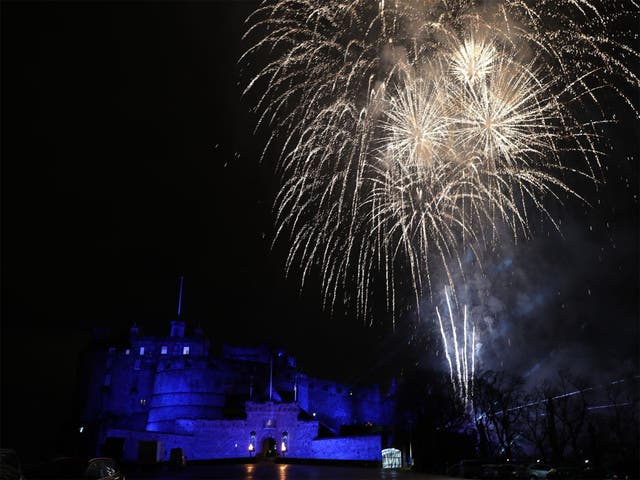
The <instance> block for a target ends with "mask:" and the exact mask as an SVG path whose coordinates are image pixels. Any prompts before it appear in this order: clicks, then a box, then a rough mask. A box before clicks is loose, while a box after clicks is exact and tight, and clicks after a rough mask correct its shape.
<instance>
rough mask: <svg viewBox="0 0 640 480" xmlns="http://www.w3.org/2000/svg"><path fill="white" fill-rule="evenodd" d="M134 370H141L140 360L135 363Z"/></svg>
mask: <svg viewBox="0 0 640 480" xmlns="http://www.w3.org/2000/svg"><path fill="white" fill-rule="evenodd" d="M133 369H134V370H140V359H136V361H135V363H134V364H133Z"/></svg>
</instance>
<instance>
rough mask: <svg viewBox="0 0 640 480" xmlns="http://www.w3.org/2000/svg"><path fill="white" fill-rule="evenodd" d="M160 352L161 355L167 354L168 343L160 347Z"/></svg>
mask: <svg viewBox="0 0 640 480" xmlns="http://www.w3.org/2000/svg"><path fill="white" fill-rule="evenodd" d="M160 354H161V355H166V354H167V346H166V345H163V346H162V347H161V348H160Z"/></svg>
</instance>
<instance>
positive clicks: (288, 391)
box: [83, 320, 394, 461]
mask: <svg viewBox="0 0 640 480" xmlns="http://www.w3.org/2000/svg"><path fill="white" fill-rule="evenodd" d="M88 378H89V380H88V381H87V382H86V384H85V385H86V389H87V391H86V393H85V396H86V402H85V403H86V407H85V410H84V415H83V417H84V418H83V423H84V424H87V425H93V426H94V431H95V432H96V433H95V438H94V440H95V443H96V453H97V454H105V453H106V454H109V455H112V456H118V457H120V459H121V460H124V461H139V460H141V459H142V455H143V451H144V452H147V453H148V452H149V451H153V452H156V453H155V455H156V456H157V460H166V459H167V458H168V455H169V452H170V451H171V449H173V448H182V449H183V450H184V453H185V455H186V456H187V458H189V459H190V460H213V459H231V458H245V457H250V456H284V457H288V458H299V459H327V460H359V461H363V460H364V461H379V460H381V450H382V449H383V448H385V447H387V446H389V445H387V443H388V442H389V440H390V438H389V435H388V433H389V429H388V427H389V425H390V424H391V419H392V415H393V406H394V401H393V391H388V392H381V391H380V389H379V387H378V386H366V387H358V388H350V387H349V386H346V385H344V384H340V383H337V382H333V381H327V380H321V379H318V378H312V377H310V376H308V375H306V374H304V373H302V372H301V371H300V370H299V369H298V368H297V367H296V362H295V359H294V358H293V357H291V356H289V355H287V354H286V353H284V352H282V351H273V350H270V349H268V348H266V347H258V348H244V347H232V346H228V345H225V346H223V348H222V352H221V353H220V354H218V355H213V354H211V348H210V342H209V340H208V339H207V338H206V337H205V335H204V333H203V332H202V330H201V329H199V328H196V329H195V330H194V331H193V332H191V333H190V334H187V332H186V325H185V322H184V321H182V320H175V321H173V322H171V329H170V334H169V335H168V336H144V335H142V334H141V332H140V330H139V328H138V327H136V326H134V327H132V328H131V330H130V336H129V344H128V346H127V348H123V349H116V348H110V349H109V350H108V351H104V352H97V353H94V354H92V355H91V360H90V362H89V375H88Z"/></svg>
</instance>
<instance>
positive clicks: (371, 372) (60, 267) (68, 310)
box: [2, 1, 640, 446]
mask: <svg viewBox="0 0 640 480" xmlns="http://www.w3.org/2000/svg"><path fill="white" fill-rule="evenodd" d="M255 6H256V3H254V2H249V1H237V2H209V3H198V2H193V3H138V4H125V3H119V2H118V3H115V2H114V3H107V4H104V3H89V4H82V3H79V2H71V3H29V2H26V3H25V2H20V3H12V2H3V3H2V62H3V65H2V75H3V78H2V105H3V108H2V113H3V119H2V126H3V130H2V148H3V151H2V160H3V161H2V168H3V171H2V181H3V183H2V195H3V197H2V222H3V224H2V248H3V250H2V254H3V255H2V275H3V277H2V434H3V443H4V444H6V445H8V444H12V445H20V446H23V445H25V444H28V441H27V440H25V439H26V438H27V435H28V433H27V432H34V431H38V432H40V434H39V440H38V441H40V442H43V443H44V442H47V441H49V439H50V438H54V436H55V431H56V429H57V428H59V427H60V425H62V424H63V423H64V422H71V421H72V418H73V414H74V406H73V403H72V398H73V390H74V388H75V387H74V385H75V383H74V382H75V379H76V369H75V368H76V367H75V362H76V360H77V358H78V354H79V352H81V351H82V350H84V349H85V348H86V347H87V346H88V344H89V340H90V339H91V337H92V332H95V331H99V332H102V333H103V335H106V336H107V337H108V338H109V339H110V340H109V341H112V340H113V342H114V343H117V342H118V341H122V339H123V334H125V335H126V332H127V329H128V327H129V326H131V325H132V324H133V323H134V322H137V324H138V325H139V326H140V327H141V328H142V330H143V332H146V333H149V334H167V333H168V330H169V322H170V320H171V319H173V318H174V317H175V312H176V300H177V286H178V277H179V276H180V275H184V276H185V293H184V307H183V312H184V317H185V319H186V321H187V324H188V326H191V327H194V326H196V325H197V324H200V325H201V326H202V328H203V329H204V331H205V332H206V334H207V335H208V336H209V337H210V338H211V339H212V341H213V343H214V344H216V343H220V342H223V341H225V342H229V343H236V344H259V343H261V342H267V343H270V344H272V345H277V346H283V347H285V348H287V349H289V350H290V351H292V352H293V353H294V354H296V355H297V356H298V358H299V363H301V364H302V365H303V366H304V367H306V368H307V370H308V371H310V373H314V374H317V375H320V376H333V377H336V378H340V379H345V380H349V381H353V380H358V379H362V378H366V379H373V380H375V371H376V369H378V368H382V367H383V366H385V365H386V367H385V368H387V369H389V365H393V363H394V362H398V367H399V366H400V363H401V360H399V359H400V358H401V357H403V353H404V352H403V351H402V349H403V348H404V347H403V346H406V348H407V349H410V347H411V345H413V346H415V345H416V344H425V343H426V344H433V342H431V343H430V342H429V341H424V338H426V337H429V336H430V335H431V334H430V333H429V332H430V331H431V330H430V329H431V326H432V318H431V315H428V316H429V318H428V319H422V320H421V321H420V322H417V321H416V319H415V316H412V315H411V314H409V315H406V318H399V319H398V322H399V323H400V326H399V328H398V331H397V332H396V333H395V334H393V333H391V331H390V330H391V329H390V321H389V318H388V317H389V315H388V314H386V313H385V312H378V313H377V314H376V316H375V322H374V323H375V325H376V326H374V327H365V326H363V323H362V321H361V320H358V319H356V318H355V317H354V315H353V312H351V311H350V310H349V309H348V308H345V309H342V308H340V307H339V308H338V309H337V311H336V312H335V314H334V315H333V316H331V315H329V313H327V312H323V311H322V309H321V302H320V298H319V294H318V289H317V288H314V283H313V282H312V283H311V284H310V286H309V288H308V289H306V290H305V291H304V292H303V293H302V294H300V293H299V285H298V282H297V279H296V278H295V277H292V278H290V279H285V278H284V274H283V272H284V258H285V254H286V244H279V245H277V246H276V247H275V248H274V249H272V248H271V247H270V245H271V239H272V234H273V228H272V220H273V217H272V214H271V201H272V197H273V194H274V192H275V191H276V189H277V180H276V179H275V178H274V176H273V174H272V173H273V160H274V159H273V158H269V157H268V156H267V157H266V158H265V159H264V161H263V162H262V163H260V162H259V161H258V159H259V157H260V153H261V151H262V147H263V145H264V143H265V137H266V136H267V135H268V133H269V132H268V131H265V130H259V131H258V132H257V133H256V134H254V127H255V123H256V116H255V115H254V114H253V113H251V110H250V109H251V106H252V103H253V101H252V99H251V98H243V97H242V95H241V93H242V86H243V85H245V84H246V82H247V81H248V76H247V75H245V74H242V73H241V69H240V67H239V66H238V64H237V61H238V58H239V56H240V55H241V53H242V52H243V51H244V49H245V48H246V47H247V45H246V43H243V41H242V39H241V37H242V34H243V33H244V31H245V29H246V26H245V24H244V20H245V18H246V17H247V15H248V14H249V13H250V12H251V11H252V10H253V9H254V8H255ZM636 67H637V66H636ZM631 95H632V96H634V97H635V99H636V100H638V92H632V93H631ZM617 117H618V119H619V120H620V123H619V124H618V125H617V126H616V127H615V128H611V137H610V142H609V143H610V144H611V145H610V146H611V150H612V153H611V154H610V155H609V156H608V158H607V161H606V165H605V168H604V169H603V172H602V177H603V180H606V181H604V182H603V183H602V184H600V185H598V186H594V185H593V184H587V183H584V184H575V185H574V186H577V187H579V188H580V189H581V190H580V192H581V193H584V195H585V197H586V199H587V200H588V201H589V203H590V206H587V205H584V204H582V203H581V202H579V201H578V200H575V199H567V200H566V202H565V205H564V206H560V205H555V206H551V207H550V208H551V210H552V211H553V213H554V214H555V215H556V216H557V217H558V218H560V220H561V222H562V225H561V230H562V233H561V234H559V233H558V232H557V231H554V230H553V228H550V226H549V225H546V224H545V223H544V222H541V223H540V225H539V226H537V227H535V228H534V230H535V231H534V233H535V236H534V238H533V239H532V240H524V241H519V243H518V244H517V245H513V242H512V241H508V242H505V247H504V248H503V249H501V251H500V252H495V253H490V254H489V255H488V257H487V262H486V264H487V266H488V267H487V269H486V275H485V276H484V277H483V278H482V279H481V280H478V285H479V286H478V288H479V289H480V288H484V289H485V290H487V291H490V295H488V296H485V297H484V298H483V299H482V300H477V301H476V300H474V298H473V296H474V294H473V293H470V294H469V303H470V305H472V308H476V310H477V311H478V312H483V318H487V320H486V321H485V323H483V325H484V327H483V328H484V330H485V331H486V332H488V333H487V336H486V337H485V341H484V342H483V345H482V355H484V357H483V358H484V359H485V366H486V367H487V368H506V366H510V367H511V368H513V369H515V370H516V371H517V372H518V373H521V374H524V375H526V376H527V377H528V378H530V379H531V381H532V382H537V381H539V379H541V378H544V376H545V375H547V374H552V373H553V372H554V371H555V370H557V369H558V368H566V367H572V368H573V369H575V370H577V371H580V372H591V374H593V381H594V382H595V381H602V380H603V379H605V380H606V379H607V378H610V379H612V380H613V379H615V377H616V376H617V375H620V374H623V373H626V372H628V371H638V343H639V342H638V340H639V338H638V335H639V333H638V318H639V307H638V262H639V259H638V243H639V239H638V230H639V225H638V200H639V199H638V194H639V190H638V152H639V150H640V145H639V140H638V139H639V136H638V121H637V120H634V119H633V116H632V115H630V114H629V113H628V111H621V112H619V113H618V115H617ZM471 277H473V275H471ZM470 288H471V287H470ZM428 303H429V302H428V301H427V300H425V305H426V311H429V308H430V306H429V304H428ZM407 331H409V332H411V335H407V333H406V332H407ZM410 342H411V343H410ZM328 352H330V353H329V354H328ZM418 357H420V358H419V361H421V362H424V363H429V364H436V363H438V362H441V361H442V358H441V357H435V356H434V355H433V352H432V351H425V352H424V353H423V354H421V355H418ZM403 361H404V360H403ZM418 367H419V365H418ZM390 370H393V368H390ZM45 432H47V433H45Z"/></svg>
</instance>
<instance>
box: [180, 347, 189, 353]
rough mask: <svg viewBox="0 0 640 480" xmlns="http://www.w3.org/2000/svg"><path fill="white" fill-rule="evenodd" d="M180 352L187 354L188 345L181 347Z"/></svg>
mask: <svg viewBox="0 0 640 480" xmlns="http://www.w3.org/2000/svg"><path fill="white" fill-rule="evenodd" d="M182 354H183V355H189V345H187V346H186V347H182Z"/></svg>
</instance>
